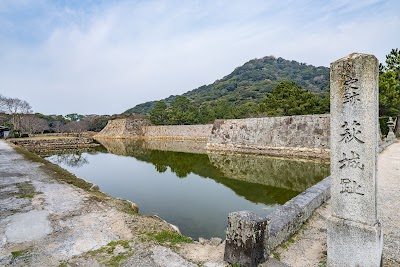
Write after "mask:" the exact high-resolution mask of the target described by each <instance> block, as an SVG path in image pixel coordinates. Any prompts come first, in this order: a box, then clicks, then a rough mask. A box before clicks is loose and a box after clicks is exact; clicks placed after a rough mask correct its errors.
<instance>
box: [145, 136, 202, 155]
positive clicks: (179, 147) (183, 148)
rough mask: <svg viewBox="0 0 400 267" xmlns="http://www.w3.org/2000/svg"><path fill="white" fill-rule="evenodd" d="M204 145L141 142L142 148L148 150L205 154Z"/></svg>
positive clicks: (173, 141)
mask: <svg viewBox="0 0 400 267" xmlns="http://www.w3.org/2000/svg"><path fill="white" fill-rule="evenodd" d="M206 144H207V143H206V142H205V141H191V140H185V141H177V140H168V141H166V140H154V139H146V140H144V142H143V147H144V148H146V149H150V150H161V151H173V152H185V153H194V154H206V153H207V151H206Z"/></svg>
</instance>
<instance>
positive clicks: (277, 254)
mask: <svg viewBox="0 0 400 267" xmlns="http://www.w3.org/2000/svg"><path fill="white" fill-rule="evenodd" d="M272 255H273V256H274V258H275V259H277V260H281V254H280V253H279V252H277V251H275V252H273V253H272Z"/></svg>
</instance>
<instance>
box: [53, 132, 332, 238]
mask: <svg viewBox="0 0 400 267" xmlns="http://www.w3.org/2000/svg"><path fill="white" fill-rule="evenodd" d="M98 141H99V142H100V143H101V144H102V145H103V146H104V147H100V148H96V150H91V151H90V152H88V151H86V152H83V153H81V152H75V153H64V154H62V153H61V154H60V153H56V155H54V156H50V157H48V159H49V160H50V161H52V162H54V163H57V164H59V165H61V166H62V167H64V168H66V169H68V170H69V171H71V172H73V173H75V174H77V175H78V176H79V177H83V178H84V179H86V180H88V181H91V182H94V183H96V184H98V185H99V186H100V188H101V190H103V191H105V192H106V193H108V194H110V195H112V196H115V197H121V198H125V199H130V200H132V201H134V202H136V203H137V204H138V205H139V207H140V209H141V213H142V214H157V215H160V216H161V217H162V218H164V219H166V220H167V221H169V222H171V223H173V224H176V225H178V226H179V228H180V229H181V231H182V233H183V234H185V235H188V236H191V237H193V238H198V237H199V236H202V237H206V238H210V237H212V236H219V237H224V231H225V229H226V223H227V222H226V220H227V215H228V213H229V212H232V211H237V210H251V211H254V212H257V213H263V214H266V213H269V212H271V211H272V210H273V209H274V208H275V207H276V206H277V205H280V204H284V203H285V202H286V201H288V200H289V199H291V198H292V197H294V196H296V195H297V194H299V193H300V192H302V191H304V190H305V189H306V188H308V187H310V186H312V185H313V184H315V183H317V182H318V181H319V180H321V179H323V178H324V177H326V176H328V175H329V165H328V164H326V163H323V162H318V161H304V160H303V161H296V160H293V159H288V160H286V159H282V158H271V157H267V156H262V155H238V154H217V153H213V154H206V151H205V143H198V142H187V141H185V142H178V141H175V142H170V141H168V142H166V141H157V140H152V141H150V142H149V141H143V140H126V139H124V140H109V139H104V140H98Z"/></svg>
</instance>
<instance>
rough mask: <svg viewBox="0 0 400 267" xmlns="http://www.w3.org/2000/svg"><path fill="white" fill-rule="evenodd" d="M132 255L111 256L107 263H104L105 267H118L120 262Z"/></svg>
mask: <svg viewBox="0 0 400 267" xmlns="http://www.w3.org/2000/svg"><path fill="white" fill-rule="evenodd" d="M132 255H133V253H119V254H118V255H116V256H112V257H111V259H109V260H108V261H107V262H105V265H106V266H109V267H118V266H120V262H121V261H123V260H125V259H127V258H129V257H130V256H132Z"/></svg>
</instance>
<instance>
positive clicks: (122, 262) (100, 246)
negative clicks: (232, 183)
mask: <svg viewBox="0 0 400 267" xmlns="http://www.w3.org/2000/svg"><path fill="white" fill-rule="evenodd" d="M19 150H20V149H19ZM35 157H36V158H35ZM28 159H30V160H28ZM49 164H50V163H46V162H43V161H41V160H40V158H38V157H37V156H35V155H34V154H30V153H28V152H27V153H25V155H24V156H23V155H21V154H19V153H17V152H16V150H15V147H14V146H12V145H10V144H8V143H6V142H5V141H2V140H0V166H1V168H0V266H197V264H203V266H224V264H223V263H222V261H221V260H219V263H218V261H212V260H210V259H209V258H196V257H194V258H192V259H191V261H190V260H187V259H184V258H183V257H182V256H180V255H179V254H177V253H176V252H179V251H180V250H182V251H183V252H184V253H185V254H186V252H187V251H188V250H187V248H186V247H185V246H183V245H182V244H181V243H182V241H183V242H188V240H187V239H184V238H183V237H182V236H180V235H179V234H177V233H176V232H175V230H174V229H173V227H171V225H169V224H168V223H167V222H165V221H163V220H161V219H160V218H156V217H147V216H140V215H138V214H135V213H134V212H133V210H132V209H131V208H130V206H129V205H130V204H129V203H128V202H126V201H124V200H120V199H114V198H111V197H108V196H107V195H105V194H103V193H101V192H97V191H93V192H92V191H90V190H87V188H88V186H90V185H87V184H85V181H81V180H79V179H78V178H76V177H72V178H71V177H69V178H68V177H66V176H68V175H71V174H69V173H67V172H65V171H64V170H62V169H60V168H58V167H57V166H51V165H49ZM61 176H62V177H61ZM60 177H61V178H60ZM60 179H61V181H60ZM68 179H70V180H68ZM71 179H72V180H71ZM76 181H78V182H76ZM69 183H74V184H76V185H78V186H80V187H81V188H79V187H77V186H75V185H72V184H69ZM82 188H83V189H82ZM139 208H140V207H139ZM217 247H218V249H219V250H220V251H221V248H222V247H223V244H214V245H213V246H212V245H209V244H206V245H204V244H200V243H191V244H190V248H191V249H190V250H192V251H203V250H204V249H206V248H207V249H209V250H210V251H214V250H216V248H217ZM202 253H203V252H202ZM187 254H188V255H189V253H187ZM203 254H204V253H203ZM205 254H208V253H205Z"/></svg>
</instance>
